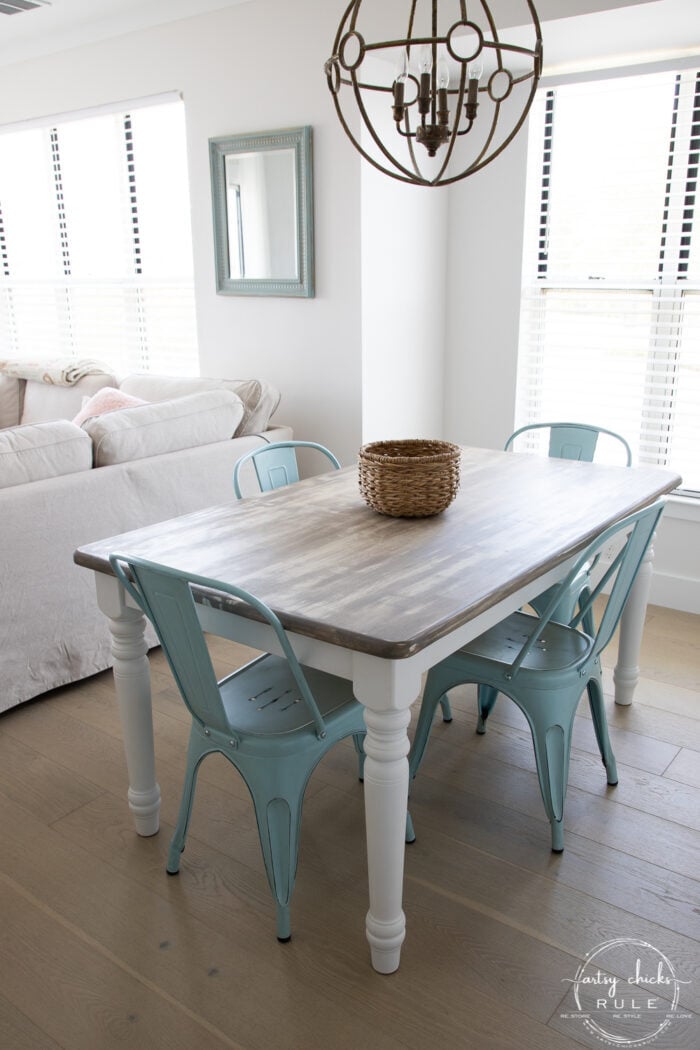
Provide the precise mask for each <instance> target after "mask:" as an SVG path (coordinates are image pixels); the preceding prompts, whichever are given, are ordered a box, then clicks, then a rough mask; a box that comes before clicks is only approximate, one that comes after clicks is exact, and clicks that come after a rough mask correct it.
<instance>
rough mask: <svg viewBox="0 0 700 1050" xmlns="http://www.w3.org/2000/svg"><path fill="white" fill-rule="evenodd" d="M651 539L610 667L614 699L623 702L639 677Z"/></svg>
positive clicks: (650, 572)
mask: <svg viewBox="0 0 700 1050" xmlns="http://www.w3.org/2000/svg"><path fill="white" fill-rule="evenodd" d="M653 543H654V540H653V538H652V542H651V543H650V544H649V547H648V548H647V551H646V554H645V555H644V559H643V561H642V564H641V565H640V567H639V572H638V573H637V577H636V579H635V581H634V583H633V585H632V590H631V591H630V595H629V598H628V599H627V605H626V606H625V611H624V613H623V614H622V619H621V620H620V639H619V644H618V653H617V665H616V667H615V670H614V671H613V680H614V682H615V703H616V704H621V705H623V706H626V705H628V704H631V703H632V697H633V695H634V690H635V688H636V685H637V682H638V681H639V651H640V649H641V646H642V633H643V631H644V620H645V618H646V611H647V602H648V601H649V589H650V587H651V577H652V575H653V570H654V546H653Z"/></svg>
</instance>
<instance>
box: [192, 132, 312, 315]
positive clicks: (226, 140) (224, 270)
mask: <svg viewBox="0 0 700 1050" xmlns="http://www.w3.org/2000/svg"><path fill="white" fill-rule="evenodd" d="M209 149H210V160H211V174H212V199H213V207H214V240H215V251H216V279H217V291H218V292H220V293H222V294H225V295H299V296H307V297H308V296H313V294H314V292H313V226H312V204H313V197H312V183H311V177H312V176H311V128H309V127H306V128H291V129H289V130H287V131H277V132H268V133H264V134H260V135H237V136H227V137H223V138H216V139H210V140H209Z"/></svg>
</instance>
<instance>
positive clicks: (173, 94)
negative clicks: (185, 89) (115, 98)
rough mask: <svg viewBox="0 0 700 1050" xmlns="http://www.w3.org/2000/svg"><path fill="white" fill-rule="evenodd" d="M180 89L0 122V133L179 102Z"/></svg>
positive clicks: (180, 98) (46, 126)
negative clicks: (64, 111) (27, 118)
mask: <svg viewBox="0 0 700 1050" xmlns="http://www.w3.org/2000/svg"><path fill="white" fill-rule="evenodd" d="M181 101H182V92H181V91H162V92H161V93H160V94H158V95H146V96H145V98H131V99H122V100H121V101H119V102H106V103H105V104H104V105H102V106H90V107H89V108H87V109H74V110H71V111H70V112H68V113H51V114H48V115H47V116H45V117H31V118H30V119H29V120H16V121H14V122H13V123H11V124H0V135H6V134H9V133H12V132H15V131H29V130H31V129H32V128H49V127H51V126H52V125H53V124H66V123H67V122H68V121H71V120H88V119H90V118H91V117H101V116H104V115H105V114H106V113H126V112H132V111H133V110H135V109H144V108H145V107H146V106H163V105H166V104H169V103H171V102H181Z"/></svg>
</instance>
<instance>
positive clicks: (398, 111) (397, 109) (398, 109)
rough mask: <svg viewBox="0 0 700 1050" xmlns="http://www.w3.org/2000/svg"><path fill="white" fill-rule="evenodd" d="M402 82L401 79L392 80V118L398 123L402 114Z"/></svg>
mask: <svg viewBox="0 0 700 1050" xmlns="http://www.w3.org/2000/svg"><path fill="white" fill-rule="evenodd" d="M404 108H405V107H404V84H403V81H402V80H395V81H394V120H395V121H396V123H397V124H400V123H401V121H402V120H403V115H404Z"/></svg>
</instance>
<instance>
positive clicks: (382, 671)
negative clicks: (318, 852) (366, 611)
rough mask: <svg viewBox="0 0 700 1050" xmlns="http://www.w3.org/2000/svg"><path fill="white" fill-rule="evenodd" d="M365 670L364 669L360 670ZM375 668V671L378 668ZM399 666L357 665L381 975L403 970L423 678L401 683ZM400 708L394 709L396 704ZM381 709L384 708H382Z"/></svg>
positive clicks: (373, 946)
mask: <svg viewBox="0 0 700 1050" xmlns="http://www.w3.org/2000/svg"><path fill="white" fill-rule="evenodd" d="M362 664H364V665H365V666H364V667H363V668H362V669H360V668H359V665H362ZM373 664H374V666H372V665H373ZM395 668H396V665H395V664H391V663H389V662H387V661H372V660H371V659H367V658H363V657H360V656H358V657H357V658H356V660H355V675H354V677H353V683H354V685H353V687H354V691H355V695H356V697H357V699H358V700H360V702H361V703H363V704H364V705H365V723H366V725H367V736H366V737H365V745H364V747H365V755H366V758H365V767H364V791H365V824H366V832H367V873H368V879H369V911H368V912H367V918H366V931H367V940H368V941H369V945H370V950H371V955H372V966H373V967H374V969H375V970H377V971H378V973H393V972H394V971H395V970H397V969H398V967H399V961H400V958H401V945H402V943H403V940H404V937H405V936H406V917H405V915H404V913H403V909H402V906H401V905H402V897H403V867H404V853H405V836H406V808H407V805H408V759H407V755H408V751H409V741H408V735H407V733H406V730H407V728H408V724H409V721H410V710H409V705H410V702H411V701H412V700H413V699H414V698H415V696H416V694H417V692H418V689H419V687H420V678H419V677H418V676H416V677H415V681H411V682H410V683H409V682H408V681H407V680H406V681H402V682H401V683H399V682H398V681H397V678H398V677H399V675H397V674H395V673H394V669H395ZM392 703H393V704H396V705H398V704H402V705H404V706H402V707H401V708H400V709H398V710H396V709H394V710H390V709H389V710H388V709H387V707H388V706H390V705H391V704H392ZM380 708H381V709H380Z"/></svg>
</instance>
